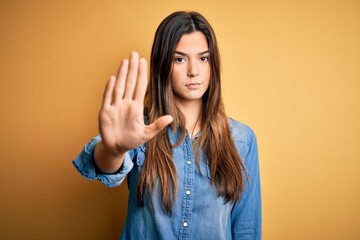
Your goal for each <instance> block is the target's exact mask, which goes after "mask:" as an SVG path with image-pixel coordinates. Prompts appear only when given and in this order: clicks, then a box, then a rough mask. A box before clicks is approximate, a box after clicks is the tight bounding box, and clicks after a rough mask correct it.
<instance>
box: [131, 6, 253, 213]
mask: <svg viewBox="0 0 360 240" xmlns="http://www.w3.org/2000/svg"><path fill="white" fill-rule="evenodd" d="M195 31H200V32H202V33H203V34H204V36H205V37H206V39H207V43H208V47H209V54H210V58H209V60H210V68H211V74H210V84H209V88H208V90H207V91H206V92H205V94H204V96H203V108H202V114H201V119H200V121H201V126H202V130H201V133H200V136H199V138H197V140H196V141H195V144H194V145H195V146H197V147H200V149H202V150H203V152H204V153H205V154H206V157H207V159H208V161H209V165H210V169H211V176H212V177H211V181H212V184H215V186H216V188H217V190H218V193H219V196H222V197H224V199H225V201H226V202H228V201H237V200H239V199H240V196H241V192H242V191H243V188H244V183H243V175H244V173H245V175H246V170H245V166H244V164H243V162H242V161H241V159H240V156H239V154H238V152H237V150H236V147H235V144H234V141H233V138H232V136H231V132H230V126H229V123H228V120H227V116H226V114H225V109H224V104H223V101H222V96H221V83H220V54H219V49H218V45H217V41H216V37H215V33H214V31H213V29H212V27H211V26H210V24H209V23H208V21H207V20H206V19H205V18H204V17H203V16H202V15H201V14H199V13H197V12H183V11H181V12H174V13H172V14H171V15H169V16H168V17H166V18H165V19H164V20H163V21H162V22H161V24H160V25H159V27H158V29H157V31H156V33H155V39H154V43H153V46H152V50H151V60H150V81H149V84H148V88H147V92H146V97H145V109H146V110H147V112H146V115H147V117H148V120H149V122H153V121H154V120H155V119H157V118H159V117H161V116H163V115H166V114H169V115H171V116H172V117H173V119H174V121H173V122H172V124H171V127H172V130H173V131H178V130H179V131H181V138H180V140H179V142H178V143H177V144H180V143H181V142H182V141H183V140H184V138H185V134H186V126H185V117H184V115H183V114H182V112H181V111H180V109H179V108H178V107H177V106H176V104H175V100H174V95H173V90H172V87H171V69H172V62H173V61H172V60H173V57H174V53H175V48H176V46H177V44H178V42H179V41H180V38H181V37H182V36H183V35H184V34H189V33H192V32H195ZM177 144H176V145H177ZM173 147H175V146H173V145H172V144H171V143H170V140H169V137H168V135H167V129H164V130H162V131H161V132H160V133H159V134H157V135H156V136H155V137H154V138H153V139H151V140H150V141H149V142H148V143H147V147H146V160H145V162H144V165H143V169H142V171H141V172H140V177H139V182H138V188H137V202H138V204H139V205H140V206H143V205H144V198H145V193H146V190H147V189H148V190H149V193H150V196H151V195H152V192H153V190H154V187H155V185H156V183H157V181H158V183H159V187H160V190H161V192H160V193H159V194H161V195H160V196H161V198H162V202H163V206H162V207H163V208H164V209H165V210H166V211H167V212H170V213H171V207H172V204H173V202H174V201H176V195H177V184H178V182H177V171H176V167H175V164H174V162H173V160H172V148H173ZM197 147H195V149H199V148H197ZM198 154H200V153H199V151H197V155H198ZM196 160H197V165H198V167H199V163H198V161H199V156H196ZM242 170H244V171H242Z"/></svg>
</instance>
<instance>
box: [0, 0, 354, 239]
mask: <svg viewBox="0 0 360 240" xmlns="http://www.w3.org/2000/svg"><path fill="white" fill-rule="evenodd" d="M175 10H197V11H200V12H201V13H203V14H204V15H205V16H206V17H207V18H208V20H209V21H210V23H211V24H212V25H213V27H214V29H215V32H216V33H217V36H218V40H219V44H220V50H221V53H222V60H223V91H224V98H225V104H226V109H227V112H228V114H229V115H230V116H232V117H234V118H237V119H239V120H241V121H243V122H245V123H247V124H248V125H250V126H251V127H252V128H253V129H254V130H255V132H256V134H257V137H258V142H259V150H260V152H259V154H260V167H261V177H262V179H261V181H262V199H263V238H264V239H266V240H268V239H269V240H282V239H284V240H285V239H286V240H287V239H291V240H294V239H295V240H296V239H299V240H300V239H301V240H302V239H330V240H331V239H360V206H359V203H360V186H359V183H360V163H359V162H360V161H359V160H360V150H359V148H360V1H347V0H338V1H335V0H334V1H319V0H314V1H300V0H298V1H285V0H279V1H245V0H244V1H226V0H221V1H211V0H207V1H206V0H203V1H201V0H191V1H189V0H184V1H173V0H171V1H170V0H166V1H165V0H163V1H160V0H156V1H155V0H153V1H145V0H137V1H120V0H117V1H115V0H105V1H93V0H92V1H89V0H88V1H69V0H54V1H45V0H44V1H36V0H34V1H19V0H15V1H4V0H2V1H0V30H1V31H0V74H1V75H0V77H1V81H0V109H1V124H0V134H1V140H0V153H1V157H0V158H1V162H0V166H1V173H0V176H1V179H0V187H1V197H0V215H1V218H0V219H1V220H0V238H1V239H117V237H118V236H119V234H120V232H121V228H122V225H123V223H124V217H125V214H126V205H127V188H126V184H124V185H122V186H121V187H119V188H116V189H107V188H106V187H104V186H103V185H102V184H101V183H99V182H91V181H88V180H85V179H84V178H82V177H80V175H78V174H77V172H76V171H75V169H74V168H73V167H72V164H71V160H72V159H73V158H74V157H75V156H76V155H77V154H78V153H79V152H80V150H81V149H82V147H83V145H84V144H85V143H86V142H87V141H88V140H89V139H90V138H91V137H92V136H94V135H96V134H97V132H98V130H97V114H98V110H99V107H100V103H101V97H102V91H103V89H104V86H105V82H106V80H107V78H108V76H109V75H111V74H115V73H116V71H117V67H118V64H119V63H120V61H121V59H123V58H125V57H127V56H128V54H129V52H130V51H132V50H137V51H139V52H140V53H141V54H142V56H145V57H146V58H148V57H149V54H150V48H151V43H152V40H153V35H154V32H155V30H156V27H157V26H158V24H159V23H160V21H161V20H162V19H163V18H164V17H165V16H167V15H168V14H170V13H171V12H173V11H175Z"/></svg>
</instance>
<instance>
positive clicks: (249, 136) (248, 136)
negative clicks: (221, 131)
mask: <svg viewBox="0 0 360 240" xmlns="http://www.w3.org/2000/svg"><path fill="white" fill-rule="evenodd" d="M228 122H229V125H230V131H231V135H232V137H233V139H234V141H235V142H243V143H250V142H251V141H252V140H253V139H254V138H255V133H254V131H253V130H252V128H250V127H249V126H248V125H246V124H244V123H242V122H240V121H238V120H235V119H233V118H230V117H228Z"/></svg>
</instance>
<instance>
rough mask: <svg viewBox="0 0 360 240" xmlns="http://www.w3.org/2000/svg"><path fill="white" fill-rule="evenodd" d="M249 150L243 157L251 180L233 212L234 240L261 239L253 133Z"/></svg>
mask: <svg viewBox="0 0 360 240" xmlns="http://www.w3.org/2000/svg"><path fill="white" fill-rule="evenodd" d="M248 146H249V147H248V150H247V151H246V152H245V154H244V156H242V158H243V160H244V162H245V166H246V168H247V171H248V173H249V179H248V180H245V190H244V192H243V193H242V196H241V200H240V202H236V203H235V204H234V207H233V209H232V212H231V221H232V236H233V239H241V240H245V239H249V240H258V239H261V232H262V218H261V191H260V172H259V161H258V148H257V141H256V136H255V134H254V133H253V132H252V131H251V134H250V137H249V141H248Z"/></svg>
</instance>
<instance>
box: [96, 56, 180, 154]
mask: <svg viewBox="0 0 360 240" xmlns="http://www.w3.org/2000/svg"><path fill="white" fill-rule="evenodd" d="M146 84H147V63H146V60H145V59H144V58H141V59H139V54H138V53H137V52H132V53H131V55H130V59H129V60H128V59H125V60H123V61H122V62H121V65H120V68H119V71H118V75H117V77H116V78H115V77H114V76H111V77H110V79H109V81H108V83H107V85H106V88H105V91H104V96H103V103H102V106H101V110H100V113H99V128H100V134H101V137H102V142H103V146H104V148H105V149H106V150H107V151H109V153H111V154H113V155H121V154H124V153H125V152H126V151H128V150H130V149H133V148H136V147H138V146H140V145H141V144H143V143H145V142H147V141H149V140H150V139H151V138H153V137H154V136H155V135H156V134H157V133H158V132H160V131H161V130H162V129H164V128H165V127H166V126H167V125H169V124H170V123H171V122H172V120H173V118H172V117H171V116H170V115H165V116H162V117H160V118H159V119H157V120H156V121H154V122H153V123H152V124H150V125H145V124H144V115H143V110H144V97H145V91H146Z"/></svg>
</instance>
